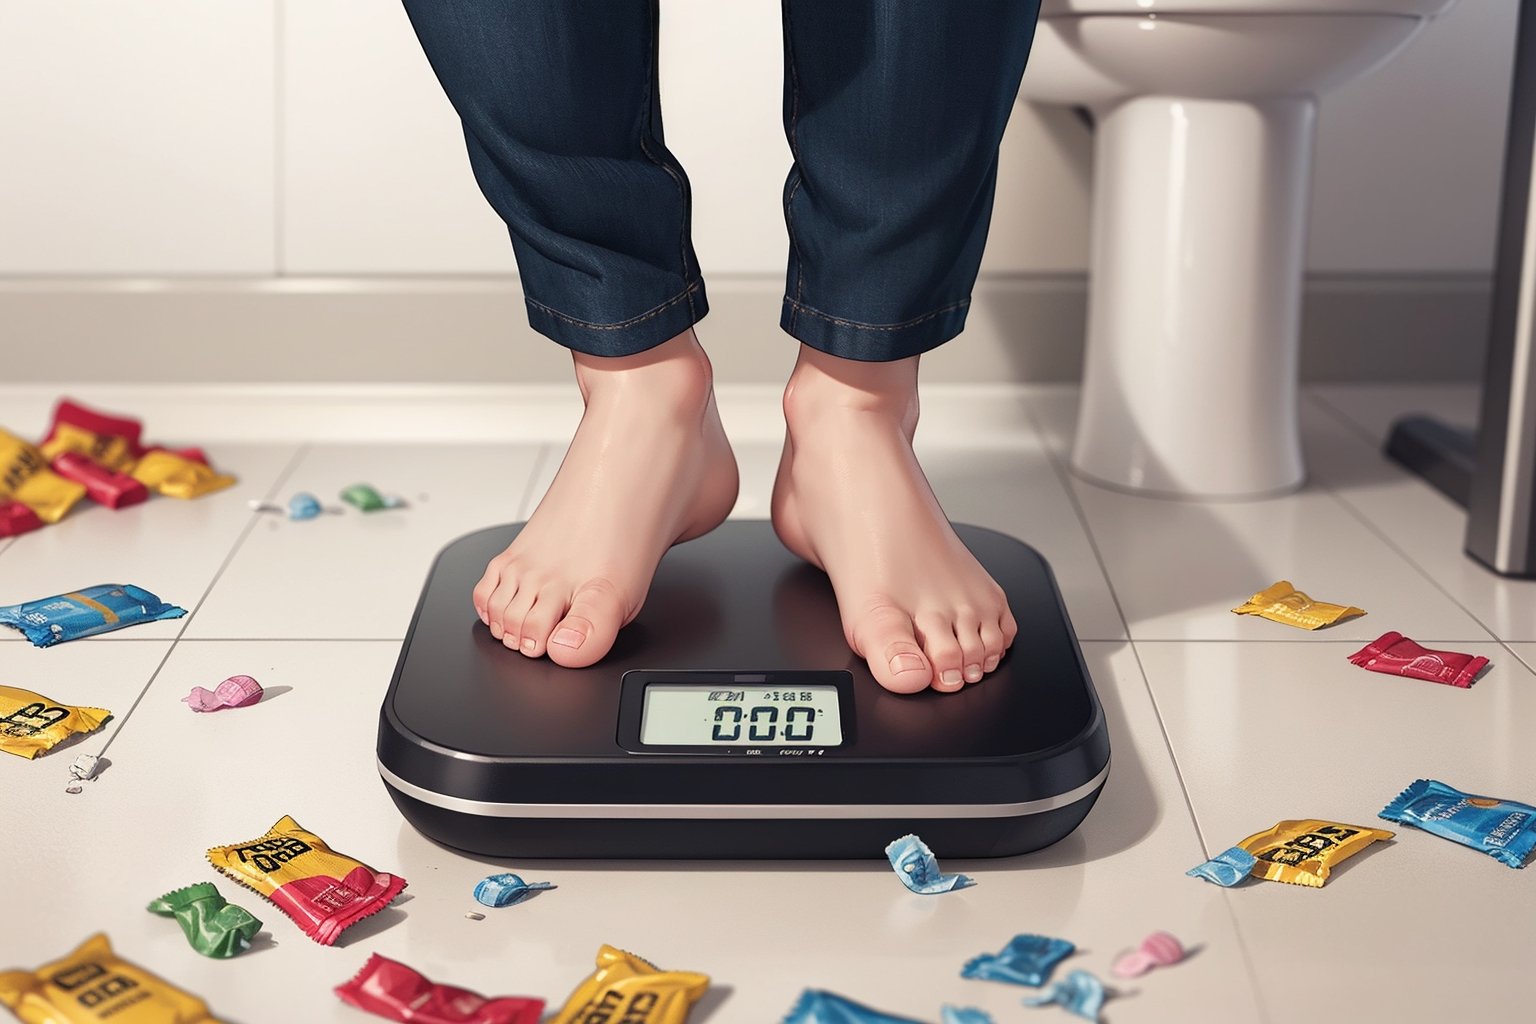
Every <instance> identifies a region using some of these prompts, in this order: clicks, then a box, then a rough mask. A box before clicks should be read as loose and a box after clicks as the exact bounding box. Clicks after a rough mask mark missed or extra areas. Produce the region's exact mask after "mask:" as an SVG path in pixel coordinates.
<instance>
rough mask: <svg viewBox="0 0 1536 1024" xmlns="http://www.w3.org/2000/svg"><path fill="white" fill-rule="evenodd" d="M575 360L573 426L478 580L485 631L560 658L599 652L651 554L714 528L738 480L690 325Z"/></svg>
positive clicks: (571, 661) (644, 580) (632, 606)
mask: <svg viewBox="0 0 1536 1024" xmlns="http://www.w3.org/2000/svg"><path fill="white" fill-rule="evenodd" d="M575 362H576V383H577V385H578V386H579V387H580V388H581V395H582V398H583V399H584V400H585V401H586V412H585V413H584V414H583V415H582V418H581V425H580V426H579V427H578V428H577V430H576V436H575V437H574V438H573V439H572V440H571V446H570V448H569V450H567V452H566V454H565V461H563V462H562V463H561V464H560V471H559V472H558V473H557V474H556V475H555V480H554V482H553V483H552V484H550V486H549V490H548V491H547V492H546V493H545V495H544V499H543V500H542V501H540V502H539V507H538V509H537V510H535V511H534V513H533V516H532V517H531V518H530V519H529V520H528V525H526V526H524V527H523V529H522V532H521V533H519V534H518V536H517V539H516V540H514V541H513V542H512V545H511V546H510V547H508V548H507V549H506V550H505V551H503V552H502V553H501V554H499V555H497V556H496V557H495V558H493V559H491V563H490V565H488V566H487V567H486V570H485V575H484V576H483V577H482V578H481V580H480V582H479V584H477V585H476V587H475V590H474V604H475V611H476V612H477V613H478V614H479V616H480V621H482V622H484V623H485V624H486V625H487V626H489V627H490V630H491V635H492V636H494V637H496V638H497V639H499V640H501V642H502V643H503V644H505V645H506V646H507V647H509V648H511V649H513V650H516V651H520V652H521V653H523V654H525V655H527V656H528V657H530V658H537V657H541V656H542V655H544V654H545V653H546V652H547V653H548V654H549V657H550V659H551V660H552V661H554V662H556V663H557V664H560V665H564V666H565V667H567V668H582V667H585V666H587V665H591V664H593V663H594V662H596V661H598V660H599V659H600V658H602V657H603V655H605V654H607V653H608V651H609V649H610V648H611V647H612V646H613V641H614V638H615V637H616V636H617V635H618V632H619V629H620V627H622V626H624V625H625V624H626V623H628V622H630V621H631V620H632V619H634V617H635V616H636V615H638V614H639V613H640V607H641V605H643V604H644V603H645V595H646V591H647V590H649V589H650V585H651V577H652V576H653V575H655V573H656V566H657V564H658V563H659V562H660V561H661V556H662V555H664V554H666V551H667V549H668V548H669V547H671V546H672V545H673V544H677V543H679V542H681V541H685V540H690V539H692V538H694V537H697V536H699V535H700V534H704V533H707V532H709V531H710V530H712V529H714V528H715V527H716V526H718V525H720V523H721V522H723V521H724V519H725V517H726V515H727V514H728V513H729V512H730V510H731V507H732V506H733V505H734V504H735V502H736V491H737V486H738V476H737V472H736V459H735V457H734V456H733V455H732V454H731V447H730V444H729V442H728V441H727V440H726V437H725V430H724V428H723V427H721V425H720V414H719V413H718V412H717V411H716V409H715V393H714V383H713V377H712V375H711V371H710V364H709V359H708V358H707V357H706V356H705V354H704V350H703V348H701V347H700V345H699V342H698V339H697V338H696V337H695V336H694V333H693V329H692V328H689V329H688V330H687V331H685V332H683V333H682V334H680V335H678V336H677V337H675V338H673V339H672V340H670V341H668V342H665V343H664V344H661V345H658V346H656V347H655V348H652V349H648V350H647V351H645V352H642V353H640V354H639V355H634V356H618V357H609V358H603V357H596V356H587V355H582V354H580V353H577V354H575Z"/></svg>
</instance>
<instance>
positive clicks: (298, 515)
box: [288, 491, 325, 520]
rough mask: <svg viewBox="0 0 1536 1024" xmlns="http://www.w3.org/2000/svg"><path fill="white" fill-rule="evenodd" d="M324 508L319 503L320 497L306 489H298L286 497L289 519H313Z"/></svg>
mask: <svg viewBox="0 0 1536 1024" xmlns="http://www.w3.org/2000/svg"><path fill="white" fill-rule="evenodd" d="M324 511H325V509H324V508H322V507H321V505H320V499H319V498H317V497H315V496H314V495H313V494H310V493H309V492H308V491H300V492H299V493H298V494H295V495H294V496H293V497H291V498H289V499H288V518H289V519H297V520H304V519H313V518H315V517H316V516H318V515H319V514H320V513H321V512H324Z"/></svg>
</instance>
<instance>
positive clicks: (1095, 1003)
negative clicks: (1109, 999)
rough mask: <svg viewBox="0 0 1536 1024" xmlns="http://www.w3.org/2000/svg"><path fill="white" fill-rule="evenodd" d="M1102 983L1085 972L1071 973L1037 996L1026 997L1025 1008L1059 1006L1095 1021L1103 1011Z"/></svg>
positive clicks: (1103, 994)
mask: <svg viewBox="0 0 1536 1024" xmlns="http://www.w3.org/2000/svg"><path fill="white" fill-rule="evenodd" d="M1104 997H1105V992H1104V983H1103V982H1102V981H1100V980H1099V979H1098V978H1096V977H1094V976H1093V975H1092V974H1089V973H1088V972H1087V971H1073V972H1072V973H1071V974H1069V975H1067V976H1066V977H1065V978H1062V979H1061V980H1060V981H1058V982H1056V984H1054V985H1052V986H1051V989H1050V991H1049V992H1046V993H1045V994H1044V995H1039V996H1026V997H1025V998H1024V1005H1025V1006H1050V1005H1051V1004H1052V1003H1055V1004H1056V1005H1058V1006H1060V1007H1061V1008H1062V1009H1063V1010H1066V1011H1067V1012H1068V1013H1075V1014H1077V1015H1078V1016H1079V1017H1082V1018H1084V1019H1085V1020H1091V1021H1097V1020H1098V1019H1099V1014H1100V1013H1101V1012H1102V1011H1103V1009H1104Z"/></svg>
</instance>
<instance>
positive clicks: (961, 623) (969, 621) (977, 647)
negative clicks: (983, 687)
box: [955, 615, 987, 683]
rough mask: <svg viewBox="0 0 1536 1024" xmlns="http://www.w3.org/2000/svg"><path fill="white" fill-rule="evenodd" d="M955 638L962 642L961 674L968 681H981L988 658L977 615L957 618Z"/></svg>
mask: <svg viewBox="0 0 1536 1024" xmlns="http://www.w3.org/2000/svg"><path fill="white" fill-rule="evenodd" d="M955 639H956V640H958V641H959V642H960V675H961V677H962V678H964V679H965V681H966V682H968V683H979V682H981V676H982V673H983V672H984V671H985V670H984V669H983V668H982V666H983V665H984V664H985V663H986V660H987V645H986V643H985V642H984V641H983V640H982V639H981V624H980V623H979V622H977V621H976V617H975V616H974V615H972V616H961V617H960V618H958V619H956V620H955Z"/></svg>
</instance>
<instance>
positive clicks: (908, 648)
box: [850, 605, 933, 693]
mask: <svg viewBox="0 0 1536 1024" xmlns="http://www.w3.org/2000/svg"><path fill="white" fill-rule="evenodd" d="M850 638H851V639H852V641H853V649H854V650H855V651H857V652H858V653H859V656H860V657H862V658H863V659H864V660H865V661H867V662H869V671H870V674H871V675H873V676H874V677H875V681H876V682H878V683H879V684H880V685H881V686H883V687H885V688H886V689H887V690H891V691H892V692H894V693H916V692H917V691H918V690H921V689H923V688H925V687H927V686H928V685H929V684H930V683H932V682H933V666H932V665H931V664H930V663H929V661H928V659H927V657H926V656H924V654H923V649H922V648H921V647H920V646H918V643H917V633H916V630H915V629H914V628H913V626H912V617H911V616H910V615H908V614H907V613H906V612H904V611H902V610H901V609H899V608H896V607H894V606H891V605H883V606H881V607H878V608H875V609H872V610H871V611H870V612H868V613H867V614H866V615H865V616H864V617H863V618H862V619H860V620H859V622H858V624H857V625H856V626H855V627H854V629H853V630H852V631H851V637H850Z"/></svg>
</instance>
